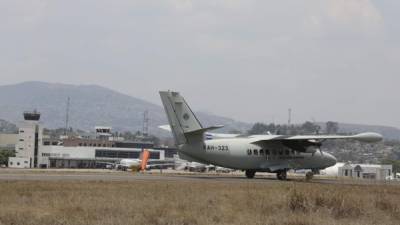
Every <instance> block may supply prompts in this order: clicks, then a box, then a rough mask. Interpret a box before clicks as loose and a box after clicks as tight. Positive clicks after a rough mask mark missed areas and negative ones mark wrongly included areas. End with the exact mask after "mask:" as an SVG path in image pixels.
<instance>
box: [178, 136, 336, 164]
mask: <svg viewBox="0 0 400 225" xmlns="http://www.w3.org/2000/svg"><path fill="white" fill-rule="evenodd" d="M179 149H180V153H181V154H182V155H183V157H185V156H186V158H188V159H189V160H193V161H197V162H201V163H207V164H213V165H216V166H222V167H227V168H231V169H240V170H255V171H265V172H274V171H278V170H281V169H287V168H290V169H325V168H327V167H330V166H333V165H335V164H336V159H335V157H333V156H332V155H331V154H329V153H326V152H321V151H315V152H314V153H303V152H300V151H296V150H295V149H291V148H288V147H286V146H284V145H282V144H281V143H279V142H271V143H268V144H264V145H262V146H260V145H256V144H252V139H251V138H231V139H227V140H224V139H216V140H207V141H204V142H203V143H199V144H195V145H193V144H191V145H181V146H180V148H179Z"/></svg>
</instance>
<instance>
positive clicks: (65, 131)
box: [64, 97, 71, 136]
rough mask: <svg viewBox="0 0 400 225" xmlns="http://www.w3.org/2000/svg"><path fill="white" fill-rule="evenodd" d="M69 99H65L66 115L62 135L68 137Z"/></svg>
mask: <svg viewBox="0 0 400 225" xmlns="http://www.w3.org/2000/svg"><path fill="white" fill-rule="evenodd" d="M70 101H71V100H70V97H68V99H67V108H66V113H65V130H64V135H65V136H67V135H68V128H69V105H70Z"/></svg>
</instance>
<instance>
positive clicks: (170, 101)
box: [160, 91, 222, 145]
mask: <svg viewBox="0 0 400 225" xmlns="http://www.w3.org/2000/svg"><path fill="white" fill-rule="evenodd" d="M160 96H161V101H162V103H163V105H164V109H165V112H166V113H167V117H168V121H169V124H170V127H171V130H172V133H173V135H174V138H175V141H176V144H177V145H183V144H191V143H198V142H202V141H203V140H204V133H205V132H206V131H208V130H213V129H218V128H221V127H222V126H215V127H209V128H203V126H202V125H201V123H200V122H199V120H198V119H197V117H196V115H195V114H194V113H193V111H192V110H191V109H190V107H189V105H188V104H187V103H186V101H185V99H184V98H183V97H182V96H181V95H180V94H179V93H178V92H172V91H160Z"/></svg>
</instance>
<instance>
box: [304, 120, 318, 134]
mask: <svg viewBox="0 0 400 225" xmlns="http://www.w3.org/2000/svg"><path fill="white" fill-rule="evenodd" d="M301 129H302V131H303V132H304V134H315V133H318V132H319V130H320V129H321V127H320V126H318V125H317V124H314V123H312V122H309V121H307V122H305V123H304V124H303V125H302V126H301Z"/></svg>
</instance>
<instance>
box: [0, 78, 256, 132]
mask: <svg viewBox="0 0 400 225" xmlns="http://www.w3.org/2000/svg"><path fill="white" fill-rule="evenodd" d="M68 97H70V99H71V105H70V126H71V127H73V128H78V129H83V130H88V131H90V130H93V128H94V126H96V125H105V126H112V127H113V128H114V130H118V131H137V130H141V129H142V121H143V112H144V111H145V110H148V111H149V119H150V121H149V125H150V127H149V130H150V133H153V134H163V133H162V132H163V131H161V130H160V129H159V128H158V126H159V125H165V124H167V118H166V116H165V113H164V108H163V107H161V106H160V105H156V104H153V103H150V102H147V101H144V100H141V99H139V98H135V97H131V96H128V95H125V94H121V93H118V92H116V91H113V90H110V89H107V88H104V87H100V86H95V85H80V86H76V85H66V84H51V83H44V82H25V83H20V84H15V85H7V86H0V118H2V119H4V120H7V121H10V122H13V123H17V122H19V121H21V120H22V118H23V117H22V112H24V111H26V110H33V109H37V110H38V111H40V112H41V113H42V117H41V122H42V123H43V124H44V125H45V126H46V127H48V128H59V127H64V126H65V116H66V102H67V98H68ZM198 117H199V119H200V120H201V121H202V122H203V123H204V124H205V125H209V124H212V125H214V124H224V125H226V128H225V130H226V131H230V130H234V129H235V130H247V129H248V128H249V127H250V125H249V124H246V123H241V122H237V121H234V120H232V119H229V118H225V117H220V116H215V115H210V114H207V113H198Z"/></svg>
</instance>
